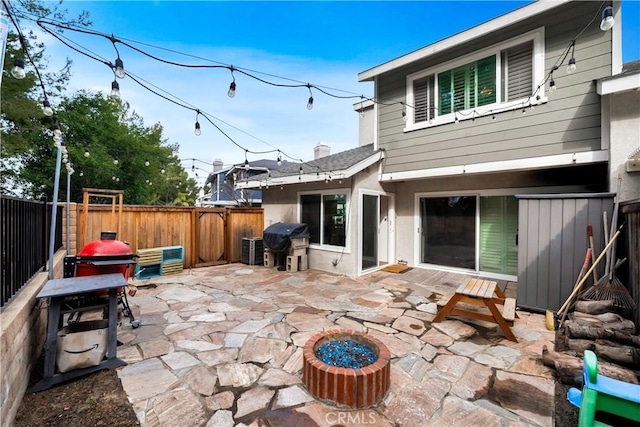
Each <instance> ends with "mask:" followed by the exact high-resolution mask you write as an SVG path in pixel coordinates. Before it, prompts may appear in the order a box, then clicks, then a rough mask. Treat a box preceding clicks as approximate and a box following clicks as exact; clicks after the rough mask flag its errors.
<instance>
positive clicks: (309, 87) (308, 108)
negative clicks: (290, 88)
mask: <svg viewBox="0 0 640 427" xmlns="http://www.w3.org/2000/svg"><path fill="white" fill-rule="evenodd" d="M307 89H309V95H310V96H309V100H308V101H307V110H313V92H311V85H310V84H309V83H307Z"/></svg>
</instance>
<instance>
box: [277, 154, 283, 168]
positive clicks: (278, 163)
mask: <svg viewBox="0 0 640 427" xmlns="http://www.w3.org/2000/svg"><path fill="white" fill-rule="evenodd" d="M276 163H277V165H278V166H282V156H281V155H280V150H278V159H277V160H276Z"/></svg>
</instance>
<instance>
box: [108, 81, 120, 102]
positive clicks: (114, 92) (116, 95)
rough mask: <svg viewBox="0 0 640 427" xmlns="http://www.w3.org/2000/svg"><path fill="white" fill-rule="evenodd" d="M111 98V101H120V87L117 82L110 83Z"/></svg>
mask: <svg viewBox="0 0 640 427" xmlns="http://www.w3.org/2000/svg"><path fill="white" fill-rule="evenodd" d="M110 96H111V98H112V99H120V85H119V84H118V82H117V81H115V80H114V81H113V82H111V95H110Z"/></svg>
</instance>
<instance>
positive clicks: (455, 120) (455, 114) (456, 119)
mask: <svg viewBox="0 0 640 427" xmlns="http://www.w3.org/2000/svg"><path fill="white" fill-rule="evenodd" d="M453 115H454V116H455V119H454V120H453V121H454V122H456V123H458V122H459V121H460V119H458V113H456V112H455V111H454V112H453Z"/></svg>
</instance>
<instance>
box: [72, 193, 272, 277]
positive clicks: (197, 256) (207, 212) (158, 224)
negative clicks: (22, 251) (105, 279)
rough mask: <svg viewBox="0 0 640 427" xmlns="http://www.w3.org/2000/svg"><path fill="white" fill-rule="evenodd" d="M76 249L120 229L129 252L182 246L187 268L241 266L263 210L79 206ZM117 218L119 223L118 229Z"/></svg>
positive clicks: (259, 232)
mask: <svg viewBox="0 0 640 427" xmlns="http://www.w3.org/2000/svg"><path fill="white" fill-rule="evenodd" d="M77 209H78V219H79V222H80V226H79V227H78V228H77V242H78V246H77V247H78V248H82V247H84V245H85V244H86V243H87V242H90V241H93V240H98V239H100V232H102V231H116V230H118V229H120V230H121V231H120V234H119V235H118V236H117V239H118V240H122V241H125V242H128V243H129V245H130V246H131V250H132V251H133V252H136V251H137V250H138V249H147V248H156V247H162V246H182V247H183V249H184V267H185V268H189V267H201V266H206V265H215V264H226V263H230V262H240V261H241V259H242V238H243V237H261V236H262V232H263V230H264V213H263V210H262V209H261V208H252V209H241V208H195V207H177V206H136V205H125V206H123V207H122V212H121V213H120V212H119V210H114V209H113V208H112V206H110V205H97V204H91V205H88V208H87V212H85V209H84V208H83V206H80V205H78V207H77ZM118 219H119V221H120V223H119V224H118Z"/></svg>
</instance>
